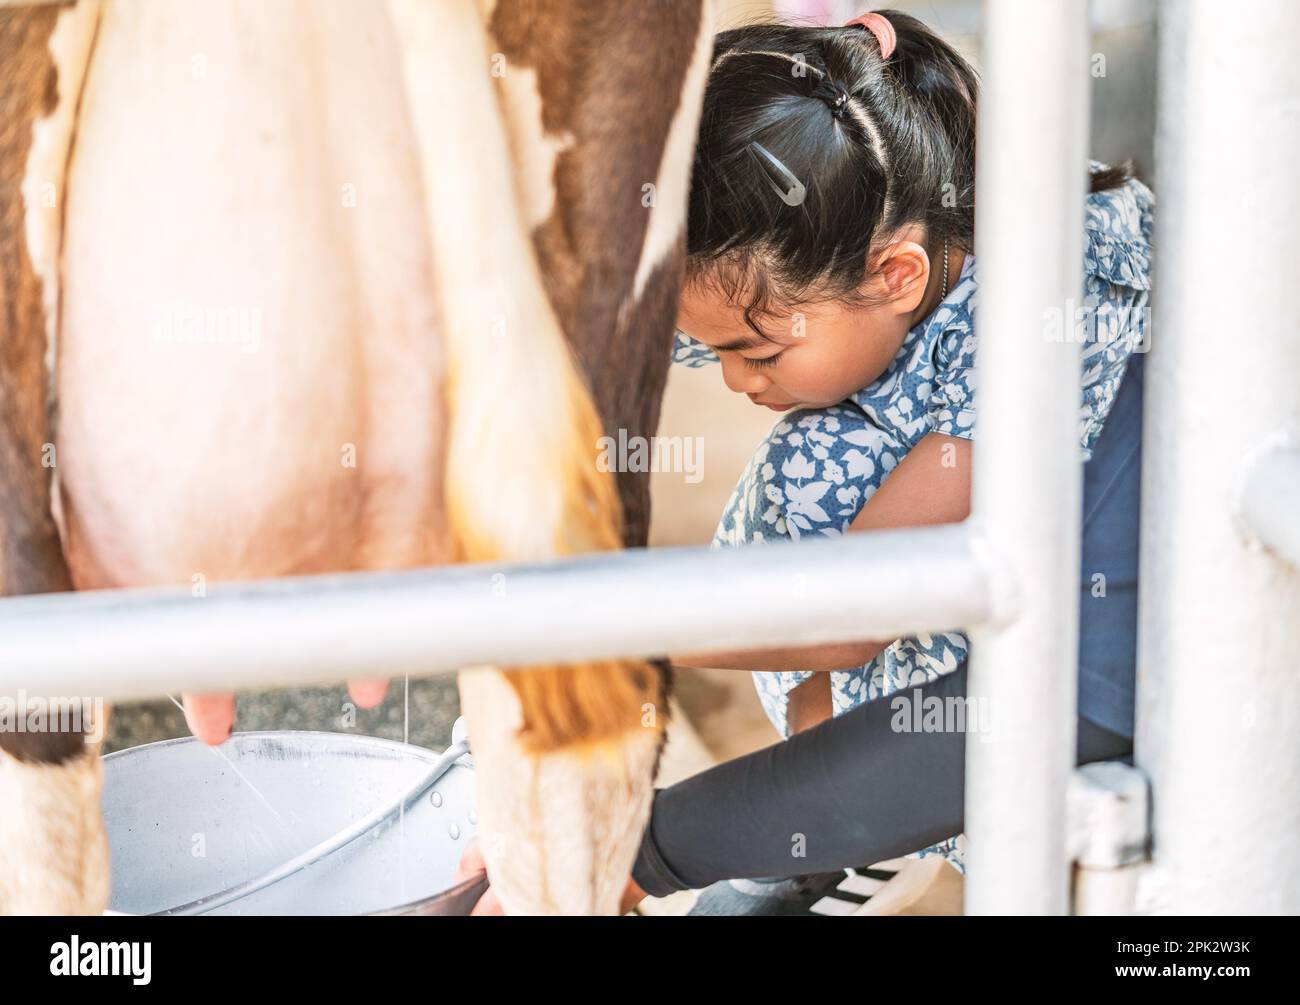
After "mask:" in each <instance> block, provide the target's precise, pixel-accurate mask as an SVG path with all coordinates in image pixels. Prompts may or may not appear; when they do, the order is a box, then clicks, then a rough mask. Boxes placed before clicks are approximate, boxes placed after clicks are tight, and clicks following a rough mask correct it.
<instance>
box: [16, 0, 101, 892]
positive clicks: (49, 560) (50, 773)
mask: <svg viewBox="0 0 1300 1005" xmlns="http://www.w3.org/2000/svg"><path fill="white" fill-rule="evenodd" d="M96 13H97V11H96V6H95V4H94V3H86V2H83V3H82V4H81V5H74V4H67V5H62V6H57V7H56V6H41V7H12V6H6V7H0V595H6V596H11V595H15V594H23V593H50V592H55V591H59V590H66V589H68V588H69V576H68V569H67V565H66V563H65V561H64V557H63V552H62V547H61V543H60V539H59V533H58V528H57V526H56V524H55V521H54V517H53V508H52V505H51V501H52V489H51V476H52V474H53V471H54V470H55V468H54V466H55V464H56V461H57V458H56V457H55V456H54V453H53V446H52V444H53V442H54V436H53V428H52V426H53V419H52V411H53V409H52V407H51V400H50V394H49V388H50V378H51V373H50V364H49V362H48V360H50V359H52V358H53V348H54V347H53V340H54V338H55V336H56V334H57V331H58V304H59V298H58V268H59V239H60V235H61V230H62V205H63V180H64V173H65V170H66V166H67V160H68V155H69V151H70V140H71V136H72V127H73V123H74V121H75V113H76V105H77V98H78V96H79V94H80V88H81V79H82V76H83V73H84V69H85V66H86V63H87V61H88V60H89V55H90V48H91V44H92V40H93V36H94V25H95V18H96ZM9 697H10V698H11V699H12V698H13V697H14V696H9ZM41 697H42V698H45V699H47V700H49V699H54V698H57V696H53V695H44V696H41ZM10 708H11V709H12V711H13V713H14V717H13V718H5V719H0V807H3V809H0V914H35V913H51V914H76V913H96V914H97V913H100V912H102V911H103V909H104V908H105V907H106V906H107V904H108V892H109V884H108V845H107V840H106V838H105V835H104V827H103V822H102V820H101V818H100V809H99V797H100V789H101V779H102V774H101V766H100V763H99V758H98V752H97V737H98V735H100V733H101V731H102V729H103V726H104V723H103V722H102V721H101V722H97V723H93V724H90V723H83V724H81V725H82V727H83V728H76V725H77V724H75V723H68V722H66V721H65V722H63V723H56V722H51V721H46V722H43V723H40V724H39V725H40V730H41V731H36V732H29V731H26V730H24V731H21V732H20V731H18V730H17V728H16V727H17V718H18V717H25V711H26V710H25V709H24V708H12V706H10ZM30 725H36V723H34V722H33V723H31V724H30ZM60 725H62V726H64V727H65V728H63V729H61V730H60V728H59V726H60ZM92 729H93V734H92V732H91V730H92Z"/></svg>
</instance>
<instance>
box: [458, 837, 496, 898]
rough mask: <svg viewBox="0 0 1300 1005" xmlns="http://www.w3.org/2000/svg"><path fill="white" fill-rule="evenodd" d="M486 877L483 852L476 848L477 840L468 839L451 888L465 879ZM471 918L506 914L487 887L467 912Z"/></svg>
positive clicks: (485, 863) (490, 889)
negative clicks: (472, 907)
mask: <svg viewBox="0 0 1300 1005" xmlns="http://www.w3.org/2000/svg"><path fill="white" fill-rule="evenodd" d="M486 875H487V862H485V861H484V860H483V852H482V850H481V849H480V848H479V846H478V838H470V841H469V844H467V845H466V846H465V854H464V855H462V856H461V857H460V865H458V866H457V867H456V875H455V876H453V877H452V881H451V882H452V886H455V885H456V884H457V883H463V882H464V881H465V880H467V879H473V878H474V877H475V876H486ZM469 913H470V916H471V917H474V916H475V915H479V916H484V915H489V916H499V915H503V914H505V913H506V912H505V911H504V910H503V909H502V907H501V901H499V900H497V895H496V894H495V893H493V892H492V887H491V886H489V887H488V888H487V889H486V890H484V891H483V896H481V897H479V899H478V903H477V904H475V905H474V909H473V910H472V911H470V912H469Z"/></svg>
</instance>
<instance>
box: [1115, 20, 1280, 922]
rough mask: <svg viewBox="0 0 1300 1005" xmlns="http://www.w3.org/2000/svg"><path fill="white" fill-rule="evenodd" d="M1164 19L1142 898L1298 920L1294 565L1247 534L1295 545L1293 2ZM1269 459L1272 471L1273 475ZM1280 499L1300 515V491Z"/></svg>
mask: <svg viewBox="0 0 1300 1005" xmlns="http://www.w3.org/2000/svg"><path fill="white" fill-rule="evenodd" d="M1159 17H1160V33H1161V37H1160V50H1161V51H1160V88H1159V102H1158V125H1157V133H1156V166H1157V173H1156V186H1155V192H1156V199H1157V209H1156V230H1157V232H1156V237H1155V242H1154V244H1155V249H1156V258H1155V263H1154V264H1155V280H1154V282H1153V290H1155V291H1156V293H1155V295H1154V300H1155V305H1156V307H1155V310H1156V317H1155V324H1154V326H1153V341H1152V348H1151V356H1150V359H1149V365H1148V367H1147V387H1148V390H1147V396H1146V409H1147V412H1146V446H1145V449H1144V451H1143V465H1144V470H1143V486H1142V495H1143V499H1142V564H1141V576H1142V586H1141V590H1142V593H1141V597H1140V603H1139V611H1140V618H1141V623H1140V635H1139V640H1140V641H1139V661H1138V694H1137V699H1138V707H1137V744H1136V753H1137V758H1136V759H1137V763H1138V765H1139V766H1140V767H1142V768H1143V769H1144V770H1145V771H1146V772H1147V774H1148V775H1149V776H1150V778H1151V782H1152V795H1153V805H1154V819H1153V858H1154V863H1155V865H1154V868H1153V870H1151V873H1150V877H1151V880H1152V882H1151V890H1150V892H1149V894H1148V897H1147V899H1148V903H1149V905H1150V909H1152V910H1156V911H1160V912H1172V913H1177V914H1206V915H1219V914H1241V913H1250V914H1256V913H1261V914H1262V913H1272V914H1276V913H1288V914H1293V913H1296V912H1297V911H1300V856H1297V855H1296V835H1297V834H1300V685H1298V684H1297V680H1298V679H1300V678H1298V677H1297V672H1298V671H1300V572H1298V571H1297V569H1296V567H1295V566H1294V565H1291V564H1289V563H1288V562H1287V561H1285V560H1284V558H1283V557H1282V555H1281V554H1279V553H1278V551H1275V550H1270V549H1268V548H1265V547H1262V546H1260V545H1259V544H1257V543H1256V542H1255V541H1254V540H1252V535H1251V532H1252V530H1253V531H1258V532H1259V533H1261V534H1262V535H1263V536H1264V537H1265V538H1266V539H1267V538H1269V537H1272V538H1273V544H1274V546H1275V547H1281V548H1283V550H1285V544H1286V541H1287V540H1288V538H1287V537H1286V536H1285V535H1284V534H1282V533H1281V528H1280V526H1277V520H1276V519H1275V517H1276V512H1280V511H1279V510H1276V507H1277V504H1281V503H1282V500H1280V499H1274V500H1273V504H1274V506H1273V511H1276V512H1274V517H1270V516H1269V515H1268V514H1269V512H1270V509H1269V508H1268V507H1265V506H1264V505H1263V504H1264V502H1265V500H1263V499H1262V498H1260V496H1261V494H1268V495H1273V494H1281V493H1294V492H1295V488H1296V485H1297V481H1296V479H1295V478H1294V477H1293V476H1291V477H1287V476H1286V471H1287V470H1288V468H1287V466H1286V465H1285V464H1282V461H1281V460H1279V458H1278V457H1275V458H1273V460H1272V461H1271V462H1266V461H1264V460H1263V459H1262V458H1261V451H1265V450H1267V449H1268V448H1269V446H1270V444H1281V443H1284V442H1286V440H1287V439H1288V438H1289V437H1293V436H1294V434H1295V433H1296V432H1297V431H1300V330H1298V323H1297V321H1296V310H1295V295H1296V289H1297V282H1296V280H1297V279H1298V278H1300V265H1297V263H1298V262H1300V227H1298V226H1297V222H1298V221H1300V174H1297V168H1296V165H1297V164H1300V60H1297V59H1296V56H1295V53H1294V51H1293V49H1294V47H1293V46H1292V45H1290V44H1289V43H1288V40H1293V39H1295V38H1296V37H1297V36H1300V5H1297V4H1294V3H1277V2H1243V3H1238V4H1234V5H1233V7H1232V9H1231V11H1230V12H1229V16H1225V12H1224V8H1223V6H1222V4H1218V3H1211V2H1208V0H1186V2H1183V3H1177V4H1162V5H1161V7H1160V11H1159ZM1261 463H1273V464H1281V465H1282V466H1279V467H1277V468H1276V475H1277V477H1273V478H1267V479H1263V480H1262V481H1261V479H1260V478H1259V474H1260V470H1262V469H1259V470H1257V469H1258V465H1259V464H1261ZM1251 472H1254V474H1253V475H1251V474H1250V473H1251ZM1288 485H1289V486H1291V487H1290V488H1288V487H1287V486H1288ZM1239 494H1240V498H1241V500H1242V502H1243V503H1248V504H1249V505H1243V507H1242V511H1241V513H1240V517H1241V519H1237V517H1236V516H1234V512H1233V509H1234V507H1233V503H1234V499H1235V498H1237V497H1238V496H1239ZM1284 505H1289V514H1290V520H1291V521H1292V522H1293V523H1294V521H1297V520H1300V498H1294V497H1293V498H1292V499H1290V501H1289V503H1287V504H1284ZM1270 525H1273V526H1272V533H1271V534H1270V533H1269V527H1270ZM1290 539H1292V540H1293V538H1290Z"/></svg>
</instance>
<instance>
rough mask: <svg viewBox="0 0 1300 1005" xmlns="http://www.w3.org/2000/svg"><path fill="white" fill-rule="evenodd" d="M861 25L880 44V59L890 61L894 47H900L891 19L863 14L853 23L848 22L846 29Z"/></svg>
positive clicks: (881, 15) (845, 24)
mask: <svg viewBox="0 0 1300 1005" xmlns="http://www.w3.org/2000/svg"><path fill="white" fill-rule="evenodd" d="M855 24H857V25H861V26H862V27H863V28H866V29H867V31H869V32H871V34H873V35H875V36H876V41H877V42H879V43H880V58H881V59H888V58H889V57H890V56H892V55H893V54H894V47H895V46H896V45H898V35H897V34H895V32H894V26H893V25H892V24H890V23H889V19H888V18H887V17H885V16H884V15H883V14H876V13H874V12H873V13H870V14H863V15H862V16H861V17H855V18H854V19H853V20H852V21H846V22H845V23H844V27H845V28H848V27H851V26H852V25H855Z"/></svg>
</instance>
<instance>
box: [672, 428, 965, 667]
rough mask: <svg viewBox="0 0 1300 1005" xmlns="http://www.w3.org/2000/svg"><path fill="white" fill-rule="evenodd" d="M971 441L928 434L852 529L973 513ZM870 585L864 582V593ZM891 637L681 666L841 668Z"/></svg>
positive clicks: (704, 657) (698, 659) (697, 659)
mask: <svg viewBox="0 0 1300 1005" xmlns="http://www.w3.org/2000/svg"><path fill="white" fill-rule="evenodd" d="M970 472H971V443H970V440H964V439H961V438H960V437H957V436H948V435H947V434H945V433H929V434H928V435H926V436H925V437H924V438H923V439H922V440H921V442H920V443H918V444H917V445H916V446H915V447H913V448H912V450H911V451H910V452H908V454H907V456H905V457H904V458H903V459H902V460H901V461H900V462H899V464H898V467H896V468H895V469H894V470H893V471H892V472H890V474H889V477H888V478H886V479H885V480H884V481H883V482H882V483H881V485H880V488H879V489H878V490H877V491H876V493H875V495H873V496H872V497H871V498H870V499H868V500H867V502H866V504H865V505H864V506H863V507H862V510H861V512H859V513H858V515H857V516H856V517H854V519H853V523H852V524H850V525H849V530H851V531H858V530H880V529H883V528H888V527H927V526H931V525H933V524H941V523H959V522H961V521H962V520H964V519H966V517H967V516H968V515H969V514H970ZM870 589H871V584H869V583H864V584H863V590H864V591H866V590H870ZM893 641H894V640H893V639H887V640H884V641H863V642H846V643H835V644H832V645H825V646H807V647H802V648H794V649H759V650H746V651H736V652H725V653H683V654H678V655H674V656H672V657H671V659H672V662H673V663H675V664H677V665H679V666H704V667H716V668H719V669H724V670H843V669H845V668H846V667H854V666H862V664H864V663H866V662H868V661H870V660H872V659H874V658H875V657H876V655H877V654H878V653H879V652H880V651H881V650H882V649H884V648H885V647H886V646H888V645H891V644H892V643H893Z"/></svg>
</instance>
